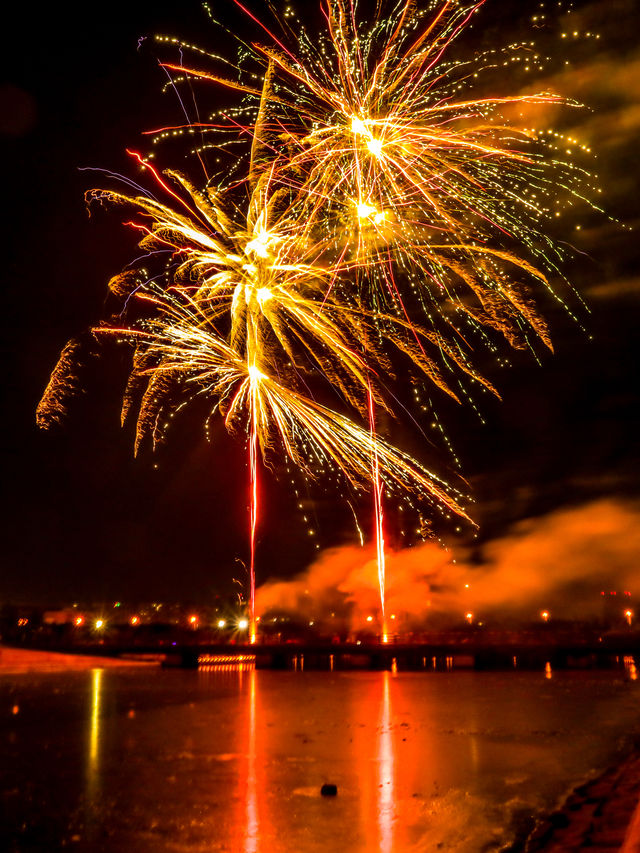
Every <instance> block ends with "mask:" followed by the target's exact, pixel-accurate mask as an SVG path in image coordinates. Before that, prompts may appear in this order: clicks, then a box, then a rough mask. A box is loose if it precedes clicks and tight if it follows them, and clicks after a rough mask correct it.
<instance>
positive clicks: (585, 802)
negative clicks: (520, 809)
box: [504, 743, 640, 853]
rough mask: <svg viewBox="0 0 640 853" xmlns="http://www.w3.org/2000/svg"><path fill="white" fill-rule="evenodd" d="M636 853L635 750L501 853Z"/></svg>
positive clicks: (639, 814) (638, 775) (638, 761)
mask: <svg viewBox="0 0 640 853" xmlns="http://www.w3.org/2000/svg"><path fill="white" fill-rule="evenodd" d="M587 850H588V851H590V853H640V744H638V743H636V744H635V746H634V748H633V750H632V751H631V753H630V754H629V755H627V756H626V757H624V758H621V760H620V761H619V762H618V763H617V764H615V765H613V766H612V767H609V768H608V769H607V770H605V771H604V772H603V773H601V774H600V775H598V776H596V777H594V778H593V779H589V780H588V781H586V782H582V783H581V784H579V785H577V786H576V787H575V788H574V789H573V790H572V791H571V793H570V794H569V795H568V796H567V797H566V798H565V800H564V802H563V803H562V804H561V805H560V806H559V808H558V809H556V810H555V811H553V812H552V813H551V814H549V815H547V816H546V817H544V818H542V819H540V820H538V821H537V822H536V825H535V827H534V828H533V830H532V831H531V832H530V833H529V835H528V836H527V837H526V838H524V839H521V840H518V841H516V842H514V843H513V844H512V845H510V846H509V847H507V848H506V849H505V851H504V853H579V851H587Z"/></svg>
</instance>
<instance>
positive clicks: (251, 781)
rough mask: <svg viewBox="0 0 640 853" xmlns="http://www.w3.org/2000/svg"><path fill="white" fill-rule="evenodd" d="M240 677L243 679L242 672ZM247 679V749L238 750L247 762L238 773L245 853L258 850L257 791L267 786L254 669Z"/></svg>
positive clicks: (259, 811)
mask: <svg viewBox="0 0 640 853" xmlns="http://www.w3.org/2000/svg"><path fill="white" fill-rule="evenodd" d="M240 677H241V678H242V675H240ZM248 682H249V683H248V685H247V715H246V727H245V741H244V744H243V746H244V750H246V752H244V750H242V751H241V755H242V752H244V754H245V756H246V761H245V763H244V767H241V770H240V774H239V781H240V803H241V804H243V807H244V814H243V815H242V818H241V822H240V825H243V826H244V833H243V838H242V848H241V849H242V850H244V851H245V853H257V850H258V849H259V847H260V838H261V822H260V818H261V808H260V806H261V805H262V806H264V797H262V798H261V797H260V794H261V793H264V791H265V790H266V787H265V784H264V779H263V778H262V775H263V773H262V772H261V770H263V768H264V755H263V749H262V744H261V738H260V736H259V735H260V733H261V732H262V731H263V729H262V728H261V727H260V725H259V722H260V721H259V720H258V713H259V709H258V701H257V697H258V687H257V672H256V670H255V669H250V670H249V672H248ZM263 829H264V827H263Z"/></svg>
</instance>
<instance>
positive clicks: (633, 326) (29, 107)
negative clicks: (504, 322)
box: [0, 0, 640, 603]
mask: <svg viewBox="0 0 640 853" xmlns="http://www.w3.org/2000/svg"><path fill="white" fill-rule="evenodd" d="M214 5H215V6H216V8H219V7H220V8H222V9H223V14H224V15H225V16H226V19H227V20H228V22H229V24H230V25H231V26H235V22H236V17H235V16H234V14H233V13H232V12H231V7H232V4H231V2H230V0H224V2H221V3H220V4H214ZM554 5H555V4H554ZM538 6H539V4H538V3H528V2H516V0H512V2H508V3H507V2H505V0H488V4H487V8H486V9H485V10H484V11H483V12H482V14H481V15H480V16H478V18H477V23H476V25H475V28H474V29H473V30H472V31H471V33H470V34H468V35H467V36H465V38H466V44H469V45H470V49H472V48H473V46H474V44H475V42H474V40H475V39H477V40H478V41H477V43H478V44H479V45H481V46H485V45H486V43H487V42H489V41H490V40H491V39H497V40H499V42H500V43H506V42H508V41H509V40H510V37H511V36H512V35H514V36H521V35H522V33H523V32H524V31H526V27H528V26H529V23H528V22H529V21H530V18H531V14H532V13H533V14H535V11H536V8H537V7H538ZM634 7H635V2H634V0H596V2H578V3H576V4H574V9H575V11H574V13H573V14H572V15H571V16H570V17H569V18H566V16H565V17H563V16H560V17H559V18H558V23H557V26H555V27H554V32H555V33H556V37H555V38H554V39H551V40H550V41H548V44H554V45H556V46H557V53H558V56H561V58H562V59H563V60H564V59H565V58H567V59H569V60H570V62H571V64H570V65H569V66H562V63H561V62H558V63H557V66H558V68H559V69H561V70H559V71H557V72H555V73H551V72H549V75H550V78H551V80H552V82H553V84H554V85H557V87H558V88H559V90H560V91H562V92H563V93H564V94H567V95H569V96H573V97H576V98H577V99H579V100H581V101H582V102H584V103H586V104H588V105H589V108H590V109H584V110H580V111H575V110H574V111H571V114H570V115H568V116H565V117H563V119H562V121H561V122H560V124H561V125H562V129H563V130H564V131H565V132H567V133H569V134H574V135H576V136H578V137H579V138H581V139H583V140H585V141H586V142H587V143H588V144H590V145H591V147H592V148H593V149H594V151H595V152H596V153H597V155H598V159H597V160H596V162H595V167H594V168H595V170H596V171H597V172H598V173H599V174H600V181H599V185H600V187H601V188H602V190H603V192H602V194H601V195H600V196H599V198H598V201H599V202H601V203H602V205H603V207H604V208H605V209H606V211H607V213H608V214H609V216H611V217H612V218H614V219H618V220H619V221H620V223H624V225H625V226H627V227H626V228H623V227H622V225H621V224H620V223H616V222H612V221H610V220H609V219H608V218H607V217H606V216H596V215H594V214H593V213H584V215H583V214H581V213H580V214H578V213H576V214H575V217H574V216H572V217H570V218H569V219H568V220H567V222H566V223H563V224H562V227H563V228H566V230H565V231H564V232H563V231H562V230H561V229H559V230H558V232H557V234H556V236H558V237H562V238H563V239H568V240H569V241H570V242H572V243H573V244H574V245H575V246H576V248H577V249H578V252H579V253H578V254H576V259H575V261H574V262H573V263H572V264H571V266H570V268H568V269H567V270H566V272H567V274H568V277H569V278H570V279H571V280H572V282H573V284H574V285H575V287H576V289H577V290H578V291H579V292H580V294H581V295H582V296H583V298H584V300H585V301H586V303H587V306H588V309H590V310H587V309H585V308H584V307H582V306H580V303H579V302H578V300H577V299H575V297H574V298H572V302H571V305H572V308H574V309H575V311H576V312H577V314H578V317H579V320H580V322H581V323H582V325H583V326H584V328H580V325H579V324H576V323H574V322H573V321H572V320H571V319H570V318H569V317H567V315H566V314H565V313H564V312H563V311H562V309H561V308H559V307H558V306H556V305H554V304H553V303H552V302H551V301H550V300H548V299H545V300H543V302H542V307H543V310H544V312H545V314H546V316H547V318H548V320H549V322H550V325H551V331H552V336H553V341H554V345H555V350H556V351H555V355H553V356H551V355H548V356H546V355H545V356H543V357H542V359H541V360H542V363H541V364H539V363H537V362H536V361H535V360H534V359H533V358H532V356H531V355H530V354H514V355H511V357H510V360H511V366H510V367H509V369H508V370H504V369H499V368H497V367H496V366H495V365H492V364H491V363H489V362H487V363H486V364H482V363H481V367H483V368H484V369H485V371H486V373H487V375H488V376H489V378H490V379H491V380H492V381H493V382H494V383H495V384H496V385H497V386H498V388H499V389H500V391H501V393H502V395H503V400H502V402H501V403H494V402H491V401H486V402H483V415H484V420H485V423H484V424H483V423H482V422H481V421H480V419H479V418H478V417H477V416H476V415H475V414H474V413H473V411H471V410H464V409H457V408H455V407H453V406H450V405H448V404H447V403H445V402H443V404H442V407H441V409H440V414H441V416H442V418H443V420H444V422H445V423H446V424H447V425H448V428H449V430H448V431H449V434H450V436H451V438H452V440H453V443H454V445H455V448H456V450H457V452H458V455H459V456H460V457H461V459H462V462H463V470H464V473H465V476H466V477H467V479H468V480H469V481H470V484H471V487H472V491H473V493H474V496H475V499H476V505H475V508H474V516H475V518H476V519H477V520H478V521H479V522H480V524H481V529H480V537H481V539H482V538H484V539H488V538H491V537H495V536H499V535H501V534H502V533H504V532H505V531H506V530H508V529H509V526H510V525H512V524H513V523H514V522H517V521H518V520H520V519H523V518H527V517H531V516H539V515H542V514H545V513H550V512H553V511H555V510H557V509H559V508H563V507H570V506H576V505H580V504H581V503H585V502H588V501H592V500H594V499H597V498H602V497H608V498H615V499H618V500H621V501H622V500H624V501H627V502H629V501H630V502H635V501H636V500H637V498H638V496H639V495H638V492H639V489H638V473H639V465H638V462H639V458H640V454H639V452H638V432H639V426H640V425H639V423H638V412H639V407H638V383H637V378H636V362H637V328H638V319H639V318H640V278H639V274H638V252H637V246H638V234H639V233H640V232H639V231H638V230H637V228H638V226H640V221H639V217H638V204H637V199H638V194H637V187H638V177H639V171H638V167H637V159H638V158H637V144H638V143H637V140H638V138H639V137H640V48H639V47H638V44H637V36H636V34H637V32H638V27H639V26H640V13H638V11H637V9H635V8H634ZM252 8H256V9H257V8H259V4H258V3H257V0H255V2H254V3H253V4H252ZM100 9H101V11H100V15H98V13H97V11H96V10H95V9H93V10H91V7H87V11H86V13H85V14H86V18H83V17H82V15H81V16H80V17H78V15H77V13H74V11H73V8H72V7H71V6H69V8H66V6H65V4H50V5H49V6H47V7H46V8H45V9H44V11H43V12H39V13H38V16H37V17H36V15H35V13H34V11H33V7H31V6H30V5H28V4H22V6H18V7H17V8H15V9H14V18H13V25H12V30H13V32H12V34H11V38H10V39H9V43H8V45H7V46H6V47H5V48H3V50H4V53H5V56H4V59H5V61H6V68H5V71H4V72H3V74H2V78H1V82H0V104H1V106H0V115H1V144H2V149H3V151H2V154H3V156H2V162H3V179H2V182H3V185H4V190H5V191H4V193H3V196H4V200H5V201H4V208H5V226H4V230H3V237H4V241H3V242H4V252H3V259H4V265H3V268H4V273H5V275H4V276H3V278H4V283H3V300H4V302H3V304H4V311H3V318H4V319H3V341H4V353H3V364H4V372H3V375H4V382H3V396H4V400H3V428H4V439H3V442H2V453H3V484H4V486H5V495H4V502H3V514H2V521H3V531H2V550H1V563H0V566H1V568H0V603H2V602H3V601H4V600H7V599H10V600H14V601H16V600H17V601H31V602H47V603H55V602H60V603H63V602H66V601H69V600H83V599H90V600H101V599H105V600H109V599H115V598H118V599H124V600H131V599H143V600H165V599H178V600H185V601H186V600H194V601H207V600H208V599H209V598H210V597H211V595H212V593H213V591H215V590H222V591H225V590H228V589H230V588H231V578H232V577H237V578H241V579H242V578H243V577H244V575H243V571H244V570H243V567H242V564H241V563H240V562H239V561H238V560H245V561H246V559H247V551H248V544H247V524H248V523H247V515H246V503H247V496H246V480H247V470H246V457H245V452H244V449H243V447H242V445H241V444H239V443H238V442H236V441H233V440H232V439H230V438H228V437H227V436H226V435H225V434H224V431H223V430H222V428H221V427H217V428H216V429H215V430H214V433H213V442H212V443H211V444H208V443H207V442H206V441H205V439H204V436H203V431H202V429H201V420H199V419H198V417H197V413H193V414H187V415H185V417H184V418H181V419H180V422H179V423H178V424H177V426H176V427H175V429H174V431H173V433H172V434H171V436H170V440H169V444H168V445H167V447H166V448H165V449H163V450H162V451H161V452H160V453H159V454H156V455H154V454H152V453H151V452H150V451H149V450H145V451H144V452H143V453H141V455H140V456H139V457H138V458H137V459H134V457H133V436H132V429H131V428H125V429H121V428H120V425H119V411H120V400H121V394H122V390H123V386H124V382H125V381H126V376H127V358H128V353H127V350H126V349H124V348H122V349H115V350H114V349H112V350H110V351H109V352H108V353H107V354H106V356H105V357H104V358H102V359H100V360H98V359H95V360H89V363H88V364H87V366H86V370H85V371H84V374H83V388H84V391H83V393H82V394H81V395H80V396H79V397H78V398H77V399H76V400H75V401H74V402H73V403H72V405H71V406H70V409H69V415H68V417H67V419H66V421H65V423H64V425H63V426H61V427H57V428H55V429H52V430H50V431H48V432H43V431H40V430H38V429H37V427H36V424H35V408H36V405H37V403H38V400H39V398H40V396H41V394H42V391H43V389H44V387H45V385H46V383H47V380H48V376H49V373H50V371H51V369H52V368H53V366H54V364H55V362H56V360H57V357H58V354H59V351H60V349H61V348H62V347H63V346H64V344H65V343H66V342H67V340H68V339H69V338H71V337H73V336H74V335H77V334H78V333H81V332H82V331H83V330H86V329H87V328H89V327H90V326H91V325H92V324H95V323H96V322H98V321H99V320H100V319H101V317H102V316H104V307H105V296H106V283H107V281H108V279H109V278H110V277H111V276H112V275H114V274H115V273H117V272H118V271H119V270H120V269H121V268H122V266H123V265H124V264H126V263H127V262H128V261H129V260H131V259H132V258H133V257H135V251H136V249H135V242H134V237H133V236H132V234H131V232H130V230H127V229H126V228H123V226H122V225H121V221H122V219H123V218H127V216H126V215H125V216H124V217H123V215H122V211H119V210H113V211H111V212H108V211H105V212H102V211H94V212H93V213H92V215H91V217H89V215H88V213H87V211H86V208H85V204H84V198H83V193H84V192H85V191H86V190H87V189H90V188H91V187H93V186H99V185H100V183H101V179H100V175H99V173H95V172H94V173H92V172H87V171H82V170H81V168H82V167H99V168H108V169H111V170H113V171H116V172H122V173H124V174H134V173H135V168H134V166H133V165H132V163H131V160H130V158H128V157H127V156H126V154H125V148H127V147H133V148H136V147H138V148H144V147H145V143H144V141H142V138H141V136H140V132H141V131H143V130H145V129H148V128H151V127H157V126H158V125H159V124H162V123H167V124H171V123H176V119H178V120H179V109H178V104H177V102H176V99H175V96H173V95H172V94H171V92H167V93H164V94H163V92H162V87H163V84H164V82H165V79H166V78H165V77H164V74H163V72H162V69H160V68H159V67H158V64H157V61H158V58H159V57H160V53H158V49H157V47H156V46H155V45H154V44H153V43H152V41H151V40H150V39H148V40H146V41H143V42H142V43H141V46H140V48H139V49H137V47H138V42H139V39H140V38H141V37H143V36H148V37H151V36H153V35H154V34H155V33H167V34H170V35H177V36H180V37H182V38H184V39H185V40H192V41H194V42H195V43H196V44H199V45H203V46H204V47H207V48H209V49H213V50H215V49H217V48H218V47H219V46H220V39H221V36H220V34H219V33H217V32H216V30H215V28H214V27H213V26H212V25H211V24H210V23H209V22H208V20H207V18H206V16H205V15H204V14H203V13H202V12H201V9H200V7H199V4H197V3H195V2H193V3H192V2H188V3H180V4H178V3H167V2H160V3H158V2H154V3H151V2H149V3H142V2H135V0H134V2H130V3H124V2H113V3H109V4H107V5H105V6H102V7H100ZM562 31H566V32H567V34H568V38H567V39H565V40H564V41H560V39H559V38H558V37H557V33H559V32H562ZM574 31H576V32H579V33H584V32H586V31H589V32H593V33H599V34H600V38H599V39H595V38H582V37H573V32H574ZM531 32H532V36H531V37H532V38H535V37H536V34H535V31H534V30H533V31H531ZM225 38H226V37H222V39H223V42H224V40H225ZM227 41H228V39H227ZM229 49H230V48H229ZM541 80H542V84H543V83H544V80H545V77H544V76H543V77H542V78H541ZM534 85H535V86H536V88H540V87H541V82H539V81H536V83H535V84H534V83H532V84H531V86H530V87H529V88H530V89H531V88H533V86H534ZM198 92H199V98H200V97H202V102H201V107H202V108H203V110H204V111H205V112H206V111H207V109H208V108H213V107H214V106H215V104H216V100H215V99H216V98H220V99H222V98H225V97H227V96H226V95H225V94H224V93H220V92H217V93H216V92H215V91H213V92H212V91H210V90H209V91H206V92H205V90H198ZM200 93H202V94H201V95H200ZM228 102H229V101H222V100H220V103H228ZM555 123H556V125H557V124H558V122H555ZM171 156H173V155H171ZM163 165H165V166H172V167H178V168H181V167H182V164H181V163H179V162H175V160H171V159H170V158H169V155H167V161H166V162H164V163H163ZM102 183H103V184H104V181H103V182H102ZM577 224H580V225H581V226H582V227H581V228H580V230H579V231H576V228H575V226H576V225H577ZM633 226H636V231H635V232H634V231H631V230H629V228H632V227H633ZM505 352H506V348H505ZM507 354H508V353H507ZM285 479H286V477H281V478H280V482H279V483H276V482H275V481H274V480H273V479H272V480H271V483H270V485H269V487H268V492H267V493H266V495H265V498H266V500H265V503H266V506H265V508H264V520H263V522H262V527H261V531H262V532H261V536H260V542H259V555H258V565H259V573H260V575H261V578H260V577H259V581H260V579H265V578H266V577H267V576H269V577H276V576H283V577H287V576H290V575H291V574H293V573H295V572H297V571H299V570H300V569H302V568H304V566H305V565H307V563H308V562H309V560H310V559H312V558H313V555H314V554H315V553H316V552H315V550H314V543H313V542H311V541H310V537H309V536H308V533H307V528H306V526H305V525H304V524H303V523H302V520H301V517H300V512H299V511H298V510H297V509H296V501H295V500H294V498H293V496H292V494H291V492H290V490H289V489H288V487H287V483H286V482H284V480H285ZM330 503H331V502H330V501H329V500H328V499H326V498H325V499H324V500H322V501H320V502H319V504H318V507H317V518H316V521H317V522H318V536H317V541H318V542H319V543H320V545H321V547H323V548H324V547H329V546H333V545H336V544H339V543H340V542H347V541H352V540H353V538H354V530H353V525H352V523H351V521H350V519H349V510H348V508H347V507H346V506H345V505H344V504H342V505H341V506H340V507H339V509H338V508H337V506H333V507H332V506H331V505H330ZM314 541H315V540H314ZM236 558H237V559H236Z"/></svg>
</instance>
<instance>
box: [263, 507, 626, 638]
mask: <svg viewBox="0 0 640 853" xmlns="http://www.w3.org/2000/svg"><path fill="white" fill-rule="evenodd" d="M466 556H467V555H465V554H456V553H455V552H453V551H447V550H445V549H443V548H442V547H441V546H439V545H438V544H435V543H432V542H427V543H424V544H422V545H419V546H415V547H413V548H407V549H404V550H401V551H395V552H390V553H388V555H387V584H386V613H387V616H388V618H390V617H391V614H393V615H394V618H395V619H396V620H397V622H396V623H395V624H396V625H397V626H398V627H399V626H401V625H402V626H404V627H408V626H412V625H417V624H421V625H424V626H425V627H428V626H429V625H431V626H432V627H433V626H435V625H438V624H442V623H443V621H448V622H450V623H451V622H456V621H458V622H462V621H463V620H464V619H465V616H466V614H467V613H473V614H474V616H473V618H474V620H476V619H483V618H490V617H491V618H494V619H509V618H512V617H514V618H520V619H522V618H524V619H527V618H530V619H535V618H536V617H538V615H539V613H540V610H541V609H545V610H549V611H550V612H552V613H553V616H554V617H558V618H563V619H569V618H580V619H585V618H587V619H588V618H598V617H600V616H601V615H602V612H603V604H604V601H605V599H603V596H602V593H603V592H604V593H605V598H606V602H607V606H609V607H613V608H615V607H618V606H619V609H620V617H621V618H622V615H623V611H624V608H625V607H627V608H628V607H629V602H630V597H628V596H625V595H624V593H625V591H627V592H631V593H632V594H633V595H635V594H636V592H637V570H638V565H639V563H640V507H639V506H638V505H637V504H634V503H630V502H622V501H619V500H615V499H603V500H598V501H594V502H592V503H589V504H585V505H583V506H580V507H576V508H570V509H562V510H557V511H555V512H553V513H551V514H549V515H546V516H543V517H540V518H533V519H528V520H525V521H522V522H519V523H518V524H517V525H515V526H514V527H513V528H512V529H511V530H510V531H509V532H508V534H507V535H505V536H504V537H502V538H499V539H495V540H493V541H491V542H488V543H485V544H484V545H483V546H482V547H481V549H480V553H479V554H476V558H478V557H479V559H475V560H474V562H473V563H471V562H469V561H468V560H467V559H465V558H466ZM613 592H616V596H617V597H615V598H613V597H612V595H611V593H613ZM379 602H380V598H379V589H378V576H377V564H376V560H375V552H374V550H373V549H372V548H361V547H357V546H353V545H349V546H344V547H341V548H333V549H330V550H327V551H324V552H323V553H322V554H321V555H320V557H319V558H318V559H317V560H316V561H315V562H314V563H313V564H312V565H311V566H310V567H309V568H308V569H306V570H305V571H304V572H303V573H302V574H300V575H299V576H298V577H296V578H294V579H293V580H290V581H269V582H268V583H266V584H264V585H263V586H262V587H260V588H259V589H258V591H257V611H258V613H266V612H268V611H287V612H289V613H294V614H296V615H297V616H298V617H299V618H300V619H309V620H316V619H317V620H321V619H323V618H326V617H327V616H328V615H330V613H331V612H333V613H337V612H338V611H339V612H340V613H341V614H343V615H344V614H348V616H349V619H350V624H351V627H352V628H359V627H363V626H366V624H367V616H372V615H373V617H374V620H377V619H378V613H379V610H380V607H379Z"/></svg>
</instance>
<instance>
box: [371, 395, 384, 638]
mask: <svg viewBox="0 0 640 853" xmlns="http://www.w3.org/2000/svg"><path fill="white" fill-rule="evenodd" d="M375 417H376V416H375V409H374V402H373V394H372V392H371V386H369V432H370V436H371V447H372V451H371V485H372V491H373V517H374V527H375V536H376V559H377V563H378V586H379V588H380V621H381V629H382V642H383V643H386V642H387V640H388V634H387V622H386V615H385V581H386V560H385V552H384V525H383V522H384V514H383V511H382V496H383V490H382V483H381V481H380V464H379V461H378V448H377V443H376V440H375V429H376V420H375Z"/></svg>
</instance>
